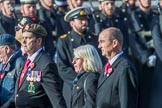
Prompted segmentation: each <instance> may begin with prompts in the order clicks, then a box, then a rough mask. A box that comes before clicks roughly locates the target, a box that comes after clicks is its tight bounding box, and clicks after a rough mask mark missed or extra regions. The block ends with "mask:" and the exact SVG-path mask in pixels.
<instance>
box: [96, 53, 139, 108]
mask: <svg viewBox="0 0 162 108" xmlns="http://www.w3.org/2000/svg"><path fill="white" fill-rule="evenodd" d="M111 68H112V73H111V74H110V75H109V76H104V74H101V75H100V78H99V82H98V91H97V98H96V106H97V108H137V100H138V99H137V98H138V86H137V75H136V71H135V68H134V66H133V65H132V64H131V63H130V62H129V61H128V60H127V58H126V57H125V56H124V55H123V54H122V55H121V56H120V57H119V58H118V59H117V60H116V61H115V62H114V63H113V64H112V65H111Z"/></svg>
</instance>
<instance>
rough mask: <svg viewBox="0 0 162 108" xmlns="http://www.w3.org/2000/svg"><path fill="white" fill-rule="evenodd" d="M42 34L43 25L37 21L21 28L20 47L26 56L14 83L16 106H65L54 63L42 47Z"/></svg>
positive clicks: (51, 107) (28, 107) (49, 107)
mask: <svg viewBox="0 0 162 108" xmlns="http://www.w3.org/2000/svg"><path fill="white" fill-rule="evenodd" d="M46 36H47V31H46V29H45V28H44V27H43V26H41V25H39V24H26V25H25V27H24V28H23V34H22V37H23V40H22V47H23V49H24V51H25V52H26V53H27V55H28V57H27V60H26V63H25V65H24V68H23V69H22V70H21V72H20V76H19V79H18V80H17V85H16V97H15V99H16V107H18V108H23V107H25V108H66V105H65V101H64V99H63V96H62V93H61V90H60V88H61V87H60V79H59V75H58V72H57V69H56V64H55V63H54V61H53V59H52V58H51V57H50V55H49V54H48V53H47V52H46V51H44V50H43V44H44V40H45V38H46ZM27 63H28V65H27ZM25 67H28V68H25Z"/></svg>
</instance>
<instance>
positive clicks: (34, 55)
mask: <svg viewBox="0 0 162 108" xmlns="http://www.w3.org/2000/svg"><path fill="white" fill-rule="evenodd" d="M42 49H43V48H39V49H38V50H37V51H36V52H35V53H34V54H33V55H32V56H31V57H29V56H28V59H30V60H31V62H33V61H34V59H35V58H36V56H37V55H38V54H39V52H40V51H41V50H42Z"/></svg>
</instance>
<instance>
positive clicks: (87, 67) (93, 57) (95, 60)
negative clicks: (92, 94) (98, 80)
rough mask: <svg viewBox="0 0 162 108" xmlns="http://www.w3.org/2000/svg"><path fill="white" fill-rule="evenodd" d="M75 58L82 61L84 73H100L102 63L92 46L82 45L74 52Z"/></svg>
mask: <svg viewBox="0 0 162 108" xmlns="http://www.w3.org/2000/svg"><path fill="white" fill-rule="evenodd" d="M74 56H75V57H76V58H82V59H83V70H84V71H86V72H101V71H102V62H101V58H100V56H99V54H98V52H97V50H96V48H95V47H94V46H92V45H82V46H79V47H78V48H76V49H75V50H74Z"/></svg>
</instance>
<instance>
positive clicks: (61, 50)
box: [57, 7, 97, 108]
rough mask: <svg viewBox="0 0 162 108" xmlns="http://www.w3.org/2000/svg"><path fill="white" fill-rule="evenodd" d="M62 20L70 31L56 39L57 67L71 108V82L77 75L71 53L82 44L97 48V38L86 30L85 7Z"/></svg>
mask: <svg viewBox="0 0 162 108" xmlns="http://www.w3.org/2000/svg"><path fill="white" fill-rule="evenodd" d="M64 20H65V21H66V22H68V23H69V24H70V26H71V28H72V30H71V31H70V32H68V33H67V34H64V35H62V36H60V38H59V39H58V44H57V67H58V71H59V74H60V77H61V78H62V79H63V82H64V83H63V84H64V85H63V95H64V98H65V100H66V104H67V106H68V108H71V105H70V104H71V96H72V87H73V81H74V79H75V77H76V75H77V74H76V72H75V70H74V67H73V64H72V59H73V51H74V49H75V48H77V47H78V46H81V45H84V44H91V45H93V46H95V47H96V48H97V36H96V35H95V34H93V33H92V32H89V31H88V30H87V28H88V24H89V21H88V11H87V8H85V7H77V8H75V9H72V10H70V11H69V12H68V13H67V14H66V15H65V17H64Z"/></svg>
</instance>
